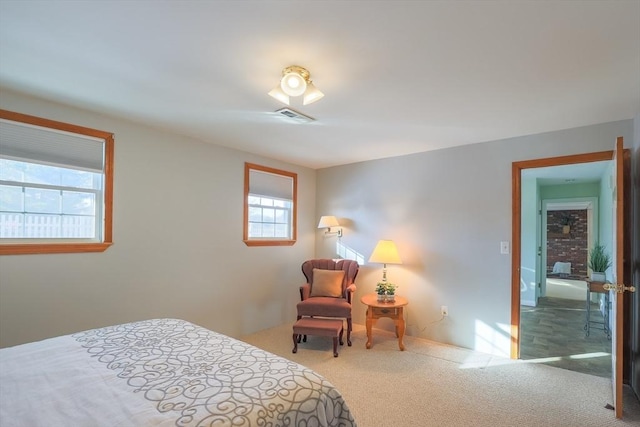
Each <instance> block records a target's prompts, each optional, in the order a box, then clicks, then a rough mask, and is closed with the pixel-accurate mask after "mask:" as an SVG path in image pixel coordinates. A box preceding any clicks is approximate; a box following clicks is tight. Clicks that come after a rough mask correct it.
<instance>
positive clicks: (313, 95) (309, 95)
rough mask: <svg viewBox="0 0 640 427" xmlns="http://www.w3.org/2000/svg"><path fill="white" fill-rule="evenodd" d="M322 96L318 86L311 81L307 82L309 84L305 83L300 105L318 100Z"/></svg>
mask: <svg viewBox="0 0 640 427" xmlns="http://www.w3.org/2000/svg"><path fill="white" fill-rule="evenodd" d="M323 96H324V93H322V92H320V91H319V90H318V88H317V87H315V86H314V85H313V83H311V82H309V84H307V90H306V92H305V93H304V97H303V98H302V105H309V104H311V103H313V102H316V101H318V100H319V99H320V98H322V97H323Z"/></svg>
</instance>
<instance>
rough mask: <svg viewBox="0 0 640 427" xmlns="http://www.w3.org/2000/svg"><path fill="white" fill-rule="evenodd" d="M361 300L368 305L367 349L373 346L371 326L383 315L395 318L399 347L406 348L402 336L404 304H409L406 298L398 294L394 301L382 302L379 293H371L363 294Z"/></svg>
mask: <svg viewBox="0 0 640 427" xmlns="http://www.w3.org/2000/svg"><path fill="white" fill-rule="evenodd" d="M360 301H362V303H363V304H365V305H366V306H367V349H370V348H371V345H372V343H373V340H372V333H371V327H372V326H373V323H374V321H375V320H377V319H379V318H381V317H388V318H390V319H393V323H395V325H396V336H397V337H398V347H400V350H401V351H403V350H404V343H403V342H402V338H403V337H404V328H405V324H404V306H405V305H407V304H409V301H407V300H406V298H403V297H399V296H398V295H396V298H395V301H394V302H382V301H378V295H376V294H369V295H365V296H363V297H362V298H361V299H360Z"/></svg>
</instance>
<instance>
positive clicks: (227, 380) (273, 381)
mask: <svg viewBox="0 0 640 427" xmlns="http://www.w3.org/2000/svg"><path fill="white" fill-rule="evenodd" d="M0 425H1V426H3V427H9V426H40V425H42V426H45V425H46V426H65V427H68V426H122V427H138V426H265V427H266V426H273V427H275V426H300V427H301V426H305V427H313V426H318V427H321V426H345V427H351V426H355V425H356V423H355V421H354V419H353V417H352V415H351V413H350V412H349V409H348V407H347V405H346V403H345V402H344V400H343V398H342V396H341V395H340V393H339V392H338V391H337V390H336V389H335V388H334V387H333V386H332V385H331V384H330V383H329V382H328V381H327V380H325V379H324V378H322V377H321V376H320V375H318V374H316V373H315V372H313V371H312V370H310V369H308V368H305V367H303V366H301V365H299V364H297V363H295V362H292V361H290V360H287V359H284V358H282V357H279V356H276V355H274V354H271V353H268V352H266V351H264V350H261V349H259V348H257V347H254V346H252V345H249V344H246V343H244V342H241V341H238V340H235V339H233V338H230V337H228V336H226V335H222V334H219V333H216V332H213V331H210V330H208V329H205V328H202V327H199V326H196V325H194V324H192V323H189V322H186V321H184V320H177V319H154V320H147V321H141V322H135V323H128V324H123V325H116V326H111V327H106V328H100V329H94V330H89V331H85V332H80V333H77V334H73V335H66V336H62V337H57V338H52V339H48V340H44V341H39V342H34V343H29V344H24V345H20V346H16V347H10V348H5V349H2V350H0Z"/></svg>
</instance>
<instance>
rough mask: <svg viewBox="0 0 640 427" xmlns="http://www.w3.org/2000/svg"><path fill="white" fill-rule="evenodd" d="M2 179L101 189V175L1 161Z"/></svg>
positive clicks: (34, 164) (0, 176) (0, 175)
mask: <svg viewBox="0 0 640 427" xmlns="http://www.w3.org/2000/svg"><path fill="white" fill-rule="evenodd" d="M0 179H2V180H5V181H16V182H24V183H29V184H45V185H55V186H65V187H76V188H92V189H100V188H101V187H102V185H101V175H100V174H97V173H95V172H87V171H82V170H75V169H66V168H61V167H57V166H49V165H41V164H37V163H27V162H21V161H16V160H8V159H0Z"/></svg>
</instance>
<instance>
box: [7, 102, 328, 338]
mask: <svg viewBox="0 0 640 427" xmlns="http://www.w3.org/2000/svg"><path fill="white" fill-rule="evenodd" d="M0 107H1V108H3V109H7V110H12V111H17V112H21V113H26V114H31V115H35V116H40V117H45V118H48V119H53V120H59V121H64V122H69V123H73V124H76V125H82V126H88V127H92V128H97V129H100V130H104V131H109V132H113V133H114V134H115V182H114V187H115V196H114V221H113V241H114V244H113V246H112V247H111V248H109V249H108V250H107V251H106V252H104V253H98V254H62V255H12V256H3V257H0V346H2V347H5V346H10V345H15V344H19V343H23V342H27V341H33V340H38V339H42V338H46V337H51V336H55V335H60V334H65V333H71V332H75V331H80V330H83V329H88V328H93V327H99V326H105V325H109V324H115V323H122V322H128V321H134V320H140V319H145V318H153V317H179V318H183V319H186V320H189V321H192V322H195V323H198V324H201V325H203V326H205V327H208V328H210V329H214V330H217V331H220V332H223V333H226V334H228V335H231V336H240V335H242V334H247V333H251V332H254V331H257V330H260V329H263V328H267V327H271V326H275V325H280V324H282V323H284V322H288V321H293V320H294V319H295V304H296V302H297V301H298V299H299V293H298V285H299V284H300V282H302V281H303V276H302V273H301V272H300V265H301V264H302V262H303V261H304V260H305V259H308V258H312V257H313V255H314V241H315V234H316V228H315V225H316V224H315V221H316V218H315V187H316V182H315V179H316V172H315V171H314V170H311V169H307V168H302V167H298V166H293V165H289V164H283V163H281V162H277V161H273V160H269V159H265V158H261V157H258V156H254V155H251V154H248V153H244V152H241V151H236V150H231V149H226V148H222V147H219V146H215V145H211V144H206V143H202V142H200V141H197V140H194V139H191V138H187V137H182V136H178V135H174V134H170V133H167V132H163V131H161V130H156V129H152V128H148V127H143V126H140V125H136V124H132V123H129V122H126V121H123V120H118V119H113V118H108V117H105V116H101V115H97V114H93V113H89V112H86V111H81V110H76V109H72V108H67V107H64V106H62V105H58V104H53V103H49V102H45V101H41V100H38V99H35V98H30V97H26V96H22V95H18V94H16V93H13V92H8V91H2V92H1V93H0ZM245 161H250V162H254V163H259V164H263V165H266V166H271V167H277V168H281V169H285V170H289V171H292V172H296V173H297V174H298V189H299V190H298V192H299V194H298V201H299V210H298V242H297V243H296V244H295V245H294V246H291V247H247V246H245V244H244V243H243V242H242V218H243V179H244V175H243V174H244V162H245Z"/></svg>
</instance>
